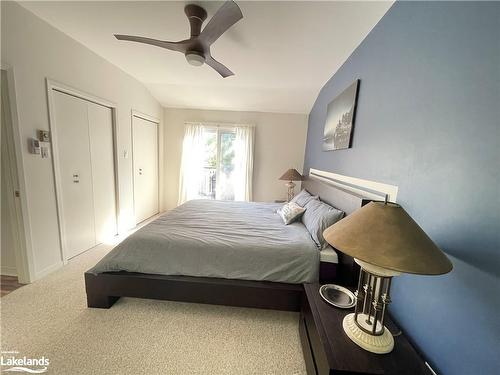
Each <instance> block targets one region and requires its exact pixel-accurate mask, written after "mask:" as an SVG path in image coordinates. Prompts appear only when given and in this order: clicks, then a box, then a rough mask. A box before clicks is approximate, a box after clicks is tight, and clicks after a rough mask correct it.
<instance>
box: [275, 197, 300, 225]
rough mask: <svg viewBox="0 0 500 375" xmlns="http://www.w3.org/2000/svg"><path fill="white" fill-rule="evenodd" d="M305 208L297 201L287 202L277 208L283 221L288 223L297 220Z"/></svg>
mask: <svg viewBox="0 0 500 375" xmlns="http://www.w3.org/2000/svg"><path fill="white" fill-rule="evenodd" d="M305 210H306V209H305V208H304V207H300V206H299V205H298V204H297V203H295V202H289V203H287V204H285V205H284V206H283V207H281V208H280V209H279V210H278V214H279V215H280V216H281V218H282V219H283V222H284V223H285V224H286V225H288V224H291V223H293V222H294V221H295V220H297V219H298V218H299V217H300V215H302V214H303V213H304V211H305Z"/></svg>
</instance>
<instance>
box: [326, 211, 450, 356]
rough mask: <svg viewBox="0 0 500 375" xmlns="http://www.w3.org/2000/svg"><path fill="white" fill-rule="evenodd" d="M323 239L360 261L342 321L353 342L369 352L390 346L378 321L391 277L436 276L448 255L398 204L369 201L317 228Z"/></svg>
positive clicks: (387, 298) (446, 264)
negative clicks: (349, 307)
mask: <svg viewBox="0 0 500 375" xmlns="http://www.w3.org/2000/svg"><path fill="white" fill-rule="evenodd" d="M323 236H324V238H325V240H326V241H327V242H328V243H329V244H330V245H332V246H333V247H334V248H336V249H338V250H339V251H341V252H343V253H345V254H347V255H350V256H352V257H353V258H354V261H355V262H356V263H357V264H359V265H360V266H361V272H360V274H359V283H358V289H357V291H356V292H355V293H354V294H355V296H356V305H355V310H354V313H352V314H348V315H346V316H345V318H344V320H343V322H342V326H343V328H344V331H345V333H346V334H347V336H348V337H349V338H350V339H351V340H352V341H354V342H355V343H356V344H357V345H358V346H360V347H362V348H363V349H365V350H368V351H370V352H372V353H377V354H384V353H389V352H391V351H392V349H393V347H394V339H393V337H392V334H391V332H390V331H389V330H388V329H387V328H386V327H385V326H384V318H385V315H386V312H387V311H386V310H387V305H388V304H389V303H390V302H391V298H390V294H389V291H390V287H391V280H392V277H393V276H398V275H400V274H401V273H412V274H421V275H441V274H445V273H448V272H450V271H451V269H452V268H453V266H452V264H451V262H450V260H449V259H448V258H447V257H446V255H445V254H444V253H443V252H442V251H441V250H440V249H439V248H438V247H437V246H436V244H435V243H434V242H432V240H431V239H430V238H429V237H428V236H427V235H426V234H425V232H424V231H423V230H422V228H420V227H419V226H418V224H417V223H416V222H415V221H414V220H413V219H412V218H411V217H410V215H408V213H407V212H406V211H405V210H404V209H403V208H402V207H401V206H399V205H397V204H395V203H388V202H385V203H384V202H370V203H369V204H367V205H365V206H363V207H362V208H360V209H358V210H357V211H355V212H353V213H352V214H351V215H349V216H346V217H345V218H344V219H342V220H340V221H338V222H337V223H335V224H334V225H332V226H331V227H329V228H327V229H326V230H325V231H324V232H323Z"/></svg>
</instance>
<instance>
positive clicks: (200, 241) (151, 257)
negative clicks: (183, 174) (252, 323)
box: [90, 200, 320, 283]
mask: <svg viewBox="0 0 500 375" xmlns="http://www.w3.org/2000/svg"><path fill="white" fill-rule="evenodd" d="M279 207H280V204H274V203H254V202H228V201H210V200H194V201H189V202H187V203H185V204H183V205H181V206H179V207H177V208H175V209H174V210H172V211H170V212H168V213H166V214H164V215H162V216H161V217H159V218H158V219H156V220H155V221H153V222H152V223H150V224H148V225H146V226H144V227H143V228H141V229H139V230H138V231H137V232H135V233H134V234H132V235H131V236H130V237H128V238H127V239H125V240H124V241H123V242H122V243H120V244H119V245H118V246H116V247H115V248H114V249H113V250H112V251H111V252H110V253H109V254H108V255H106V256H105V257H104V258H103V259H102V260H101V261H100V262H99V263H97V265H96V266H95V267H94V268H92V269H91V270H90V272H92V273H96V274H97V273H102V272H114V271H129V272H140V273H153V274H162V275H185V276H202V277H218V278H227V279H242V280H267V281H275V282H286V283H304V282H313V281H317V280H318V272H319V257H320V251H319V250H318V248H317V247H316V245H315V243H314V242H313V240H312V239H311V236H310V234H309V232H308V231H307V229H306V227H305V226H304V225H303V224H302V223H300V222H298V223H293V224H290V225H285V224H283V221H282V220H281V218H280V216H279V215H278V214H277V213H276V209H277V208H279Z"/></svg>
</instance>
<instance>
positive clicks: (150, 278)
mask: <svg viewBox="0 0 500 375" xmlns="http://www.w3.org/2000/svg"><path fill="white" fill-rule="evenodd" d="M302 187H303V188H305V189H307V190H308V191H309V192H311V194H314V195H319V196H320V198H321V200H323V201H325V202H327V203H329V204H330V205H332V206H334V207H337V208H339V209H341V210H342V211H344V212H345V213H346V214H350V213H352V212H354V211H355V210H356V209H358V208H359V207H361V206H362V205H363V204H364V202H365V199H364V198H363V197H361V196H360V195H357V194H355V193H353V192H351V191H348V190H345V189H342V188H339V187H338V186H333V185H332V184H330V183H328V181H326V180H324V179H319V178H315V177H313V176H310V177H308V178H307V179H306V180H305V181H304V182H303V184H302ZM355 270H356V265H355V263H354V262H353V259H352V258H350V257H348V256H346V255H343V254H341V253H339V263H338V265H335V264H332V263H330V264H322V265H321V271H322V274H320V279H325V278H326V276H328V275H325V272H326V273H328V274H329V276H330V277H328V278H326V279H330V280H331V278H332V277H331V276H332V275H333V276H334V277H335V279H336V280H339V281H340V282H341V283H343V284H352V285H354V283H355V279H356V276H355V275H356V272H355ZM85 289H86V292H87V306H88V307H95V308H110V307H111V306H112V305H113V304H114V303H115V302H116V301H117V300H118V299H119V298H120V297H135V298H149V299H159V300H170V301H182V302H196V303H207V304H215V305H228V306H239V307H254V308H262V309H273V310H287V311H299V310H300V303H301V298H302V295H303V292H304V290H303V287H302V285H301V284H287V283H276V282H269V281H247V280H228V279H218V278H207V277H190V276H164V275H152V274H142V273H132V272H110V273H102V274H97V275H95V274H92V273H89V272H86V273H85Z"/></svg>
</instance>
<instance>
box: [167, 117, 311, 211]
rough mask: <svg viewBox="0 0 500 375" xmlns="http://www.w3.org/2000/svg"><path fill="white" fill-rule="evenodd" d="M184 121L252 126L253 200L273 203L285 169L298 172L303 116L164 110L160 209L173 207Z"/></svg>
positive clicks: (302, 146) (304, 127) (282, 187)
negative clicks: (253, 146) (161, 198)
mask: <svg viewBox="0 0 500 375" xmlns="http://www.w3.org/2000/svg"><path fill="white" fill-rule="evenodd" d="M186 121H207V122H225V123H242V124H255V126H256V129H255V150H254V155H255V156H254V174H253V200H255V201H273V200H275V199H279V198H282V199H284V198H285V196H286V188H285V181H279V180H278V178H279V177H280V176H281V175H282V174H283V173H284V172H285V171H286V170H287V169H288V168H296V169H297V170H298V171H299V172H302V166H303V162H304V150H305V142H306V133H307V115H300V114H282V113H264V112H233V111H209V110H190V109H174V108H165V109H164V113H163V123H164V139H163V142H164V147H165V148H164V168H163V171H164V176H163V179H164V190H163V195H164V201H163V209H171V208H173V207H175V206H177V198H178V191H179V169H180V160H181V153H182V140H183V136H184V123H185V122H186Z"/></svg>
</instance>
